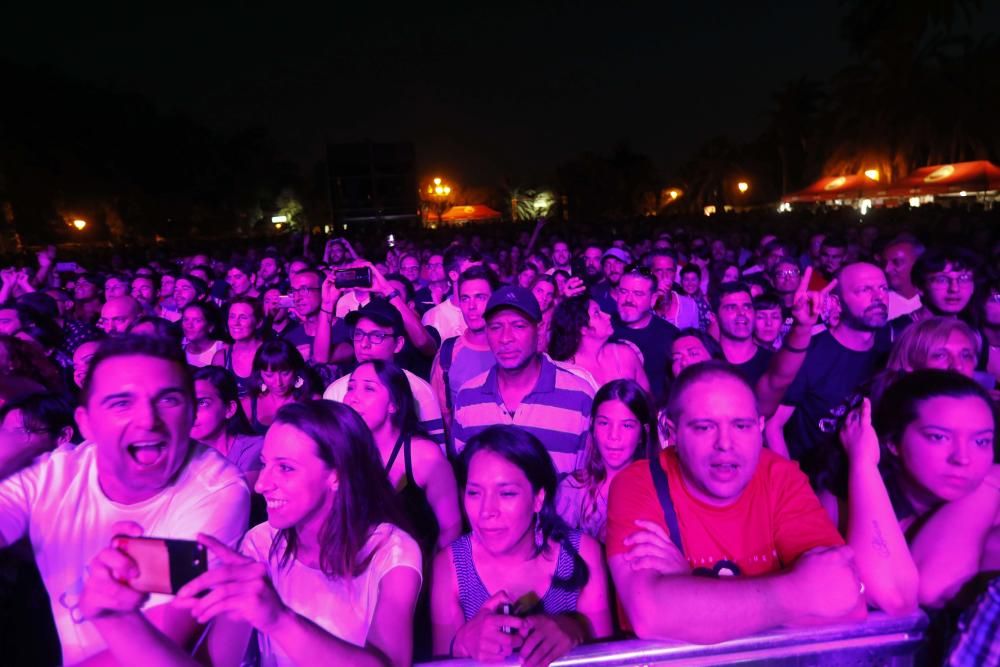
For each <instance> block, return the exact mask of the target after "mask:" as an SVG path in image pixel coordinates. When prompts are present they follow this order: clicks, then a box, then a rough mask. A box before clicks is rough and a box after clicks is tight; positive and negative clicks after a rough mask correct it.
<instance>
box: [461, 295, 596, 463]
mask: <svg viewBox="0 0 1000 667" xmlns="http://www.w3.org/2000/svg"><path fill="white" fill-rule="evenodd" d="M541 319H542V313H541V310H540V309H539V307H538V301H536V300H535V297H534V295H532V294H531V292H530V291H528V290H526V289H524V288H522V287H502V288H500V289H499V290H497V291H495V292H494V293H493V295H492V296H491V297H490V300H489V302H488V303H487V305H486V337H487V340H488V342H489V346H490V349H491V350H492V351H493V355H494V356H495V357H496V364H495V365H494V366H493V367H492V368H491V369H490V370H488V371H486V372H485V373H481V374H479V375H477V376H475V377H473V378H472V379H470V380H469V381H467V382H466V383H465V384H463V385H462V387H461V389H459V391H458V395H457V396H456V398H455V415H454V434H455V449H456V451H458V452H460V451H462V449H463V448H464V447H465V443H466V442H467V441H468V440H469V438H471V437H472V436H474V435H476V434H477V433H479V432H480V431H482V430H483V429H485V428H487V427H488V426H492V425H493V424H513V425H514V426H520V427H521V428H523V429H525V430H526V431H529V432H530V433H532V434H533V435H535V436H536V437H537V438H538V439H539V440H541V441H542V444H544V445H545V448H546V449H547V450H548V451H549V454H551V455H552V461H553V463H554V464H555V466H556V469H557V470H558V471H559V472H570V471H572V470H573V469H574V468H575V467H576V459H577V454H578V453H579V452H580V450H581V449H583V443H584V437H585V433H586V432H587V428H588V426H589V423H590V407H591V403H592V402H593V398H594V390H593V388H592V387H591V386H590V384H589V383H588V382H587V381H585V380H583V379H582V378H580V377H579V376H577V375H574V374H573V373H571V372H570V371H568V370H565V369H563V368H560V367H558V366H556V365H555V364H554V363H552V361H551V360H549V359H548V357H546V356H544V355H543V354H540V353H539V352H538V323H539V322H540V321H541Z"/></svg>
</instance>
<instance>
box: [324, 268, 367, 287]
mask: <svg viewBox="0 0 1000 667" xmlns="http://www.w3.org/2000/svg"><path fill="white" fill-rule="evenodd" d="M333 284H334V285H336V287H337V289H351V288H354V287H363V288H365V289H370V288H371V286H372V270H371V269H370V268H368V267H367V266H357V267H354V268H350V269H337V270H336V271H334V272H333Z"/></svg>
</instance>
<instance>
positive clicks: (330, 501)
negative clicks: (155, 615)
mask: <svg viewBox="0 0 1000 667" xmlns="http://www.w3.org/2000/svg"><path fill="white" fill-rule="evenodd" d="M261 458H262V459H263V461H264V469H263V470H262V471H261V474H260V477H259V479H258V480H257V484H256V491H257V492H258V493H260V494H262V495H263V496H264V498H265V499H266V501H267V514H268V521H267V523H264V524H261V525H259V526H257V527H255V528H253V529H252V530H251V531H250V532H249V533H247V535H246V537H245V538H244V540H243V545H242V549H241V550H242V554H239V553H236V552H235V551H232V550H231V549H229V548H227V547H226V546H224V545H223V544H221V543H220V542H219V541H217V540H215V539H214V538H212V537H209V536H206V535H203V536H201V537H200V538H199V539H200V540H201V541H202V542H203V543H204V544H205V546H207V547H208V549H209V550H210V552H211V554H212V556H213V557H214V558H215V560H216V561H218V562H217V563H212V564H211V565H210V568H209V570H208V572H206V573H205V574H203V575H201V576H200V577H198V578H197V579H195V580H194V581H192V582H191V583H189V584H188V585H187V586H185V587H184V588H182V589H181V590H180V592H179V593H178V596H177V598H176V600H175V602H174V605H176V606H181V607H187V608H189V609H190V611H191V614H192V616H193V617H194V619H195V620H197V621H198V622H200V623H208V622H210V621H211V622H212V624H211V626H210V629H209V631H208V634H207V636H206V638H205V640H204V641H203V642H202V644H201V646H200V647H199V649H198V651H197V652H196V657H195V658H192V657H190V656H189V655H188V654H187V653H186V652H185V651H184V650H183V649H181V648H180V647H178V646H176V645H175V644H173V643H172V642H170V641H165V639H166V638H165V637H163V635H162V634H160V633H159V632H157V631H156V630H155V629H154V628H153V627H152V626H151V625H149V624H148V623H146V624H139V623H134V622H129V619H128V617H129V614H127V613H125V614H123V613H112V614H110V615H108V614H105V615H104V616H103V619H102V623H101V624H100V630H101V633H102V636H104V638H105V640H106V641H107V642H108V646H109V649H110V650H111V653H112V654H113V655H114V657H115V658H116V659H117V660H118V662H119V664H129V665H135V664H142V665H143V666H144V667H153V666H154V665H157V666H158V665H196V664H201V665H233V666H234V667H235V666H236V665H239V664H240V661H241V659H242V658H243V655H244V653H245V650H246V648H247V643H248V640H249V638H250V633H251V630H252V629H256V630H257V634H258V639H259V644H260V653H261V664H262V665H264V666H265V667H267V666H278V665H281V666H284V665H351V666H352V667H363V666H367V665H385V664H390V665H409V664H410V663H411V662H412V653H413V649H412V645H413V631H412V627H413V610H414V606H415V604H416V600H417V593H418V591H419V590H420V581H421V574H420V572H421V561H420V549H419V547H418V546H417V544H416V542H415V541H414V540H413V539H412V538H411V537H410V536H409V535H407V534H406V533H405V532H403V531H402V530H401V529H400V528H398V527H397V522H398V521H399V519H398V516H399V515H398V510H397V509H396V505H395V495H394V494H393V492H392V489H391V488H390V486H389V482H388V479H387V478H386V475H385V473H384V471H383V469H382V463H381V460H380V459H379V454H378V451H377V450H376V449H375V445H374V443H373V442H372V436H371V432H370V431H369V430H368V427H367V426H365V423H364V421H362V419H361V417H359V416H358V415H357V413H355V412H354V411H353V410H352V409H351V408H349V407H347V406H346V405H343V404H341V403H334V402H332V401H310V402H308V403H292V404H289V405H286V406H284V407H283V408H281V410H279V411H278V414H277V417H276V419H275V422H274V424H273V425H272V427H271V428H270V429H269V430H268V432H267V436H266V437H265V440H264V449H263V453H262V457H261ZM109 552H110V554H109ZM102 555H103V556H98V560H100V559H101V558H102V557H104V558H106V559H107V560H112V559H115V558H118V559H119V560H118V561H115V565H117V566H119V567H121V566H122V562H121V561H120V557H124V559H125V561H128V563H126V564H125V565H124V567H125V568H126V570H127V567H129V564H131V561H130V560H129V559H128V558H127V557H126V556H124V554H122V553H121V552H119V551H115V550H111V549H108V550H105V552H102ZM107 560H105V561H104V562H105V563H107ZM115 565H110V564H109V567H115ZM132 566H133V567H134V565H132ZM101 582H103V583H102V585H104V586H105V587H109V588H110V587H113V586H118V587H120V588H126V589H127V590H131V589H128V588H127V586H125V585H124V584H121V583H118V582H114V581H109V580H107V579H103V580H101ZM88 585H89V583H88ZM103 593H104V594H103V595H92V596H90V598H89V599H100V600H115V601H116V602H114V603H108V602H106V603H105V604H104V607H105V609H104V610H102V611H106V612H123V611H129V610H128V609H120V608H113V609H112V608H108V607H112V606H116V605H120V606H126V605H125V603H124V600H125V599H126V598H127V596H122V595H117V596H116V595H109V594H107V593H106V592H103ZM85 595H86V591H85ZM136 606H138V604H136ZM94 611H95V610H87V613H91V614H92V613H94Z"/></svg>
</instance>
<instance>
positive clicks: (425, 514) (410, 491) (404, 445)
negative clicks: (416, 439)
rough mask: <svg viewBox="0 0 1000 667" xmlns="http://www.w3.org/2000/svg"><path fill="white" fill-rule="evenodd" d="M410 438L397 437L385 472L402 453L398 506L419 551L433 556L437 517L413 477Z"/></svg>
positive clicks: (437, 529) (436, 535)
mask: <svg viewBox="0 0 1000 667" xmlns="http://www.w3.org/2000/svg"><path fill="white" fill-rule="evenodd" d="M411 440H412V438H411V436H409V435H407V436H405V437H404V436H402V435H400V436H399V440H397V441H396V446H395V447H393V449H392V454H391V455H390V456H389V460H388V461H387V462H386V464H385V472H386V474H387V475H388V474H389V471H390V470H392V466H393V464H394V463H395V462H396V457H398V456H399V452H400V451H402V452H403V465H404V467H405V470H406V473H405V480H406V481H405V483H404V484H403V487H402V488H401V489H398V490H397V491H396V496H397V497H398V498H399V505H400V508H401V509H402V511H403V514H404V515H406V518H407V519H409V522H410V526H409V527H410V530H411V535H412V536H413V539H415V540H416V541H417V543H418V544H419V545H420V548H421V551H423V552H424V553H425V554H433V553H434V551H435V549H436V545H437V540H438V534H439V533H440V527H439V526H438V522H437V517H436V516H435V515H434V510H433V509H432V508H431V504H430V503H429V502H428V501H427V493H426V492H425V491H424V490H423V489H421V488H420V486H419V485H418V484H417V481H416V479H414V477H413V458H412V447H411V445H410V443H411Z"/></svg>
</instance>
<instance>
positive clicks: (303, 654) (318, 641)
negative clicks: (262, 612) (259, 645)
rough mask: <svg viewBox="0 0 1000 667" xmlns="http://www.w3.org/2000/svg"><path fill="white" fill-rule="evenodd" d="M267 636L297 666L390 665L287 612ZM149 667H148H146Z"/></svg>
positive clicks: (359, 666)
mask: <svg viewBox="0 0 1000 667" xmlns="http://www.w3.org/2000/svg"><path fill="white" fill-rule="evenodd" d="M267 635H268V636H269V637H270V638H271V640H272V641H274V642H276V643H277V644H278V645H279V646H280V647H281V650H282V651H284V652H285V654H287V655H288V657H289V658H291V661H292V662H293V663H294V664H296V665H314V664H331V665H340V664H344V665H351V667H385V666H386V665H388V661H386V660H385V659H383V657H381V656H379V655H376V654H375V653H374V652H371V651H368V650H366V649H364V648H362V647H360V646H355V645H354V644H349V643H348V642H345V641H344V640H343V639H340V638H338V637H334V636H333V635H331V634H330V633H329V632H327V631H325V630H323V629H322V628H321V627H319V626H318V625H316V624H315V623H313V622H312V621H310V620H308V619H306V618H303V617H302V616H299V615H298V614H296V613H295V612H293V611H290V610H286V611H285V612H284V613H283V614H282V615H281V617H280V619H279V620H278V622H277V623H276V624H275V625H274V627H272V628H269V629H268V632H267ZM144 667H145V666H144Z"/></svg>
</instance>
